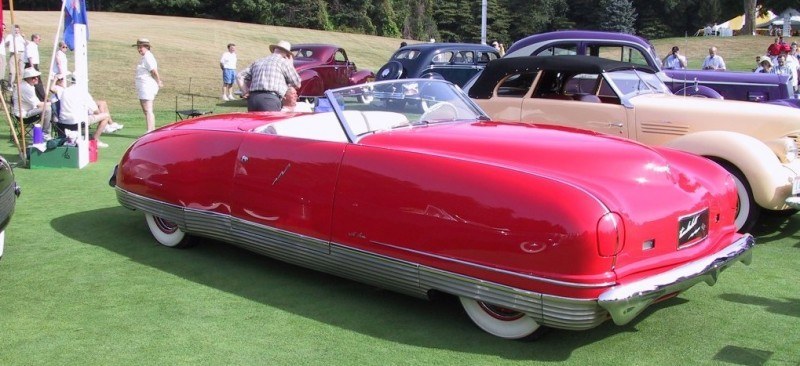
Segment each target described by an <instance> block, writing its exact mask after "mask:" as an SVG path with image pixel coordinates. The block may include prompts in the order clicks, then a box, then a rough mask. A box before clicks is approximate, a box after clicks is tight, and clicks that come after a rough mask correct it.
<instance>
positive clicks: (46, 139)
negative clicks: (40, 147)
mask: <svg viewBox="0 0 800 366" xmlns="http://www.w3.org/2000/svg"><path fill="white" fill-rule="evenodd" d="M42 136H43V137H44V140H45V141H50V140H52V139H53V136H50V134H49V133H45V134H42Z"/></svg>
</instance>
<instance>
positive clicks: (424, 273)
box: [116, 186, 753, 330]
mask: <svg viewBox="0 0 800 366" xmlns="http://www.w3.org/2000/svg"><path fill="white" fill-rule="evenodd" d="M116 193H117V199H118V200H119V202H120V203H121V204H122V205H123V206H125V207H127V208H130V209H136V210H141V211H144V212H148V213H151V214H154V215H164V216H163V217H164V218H166V219H168V220H170V221H174V222H175V223H176V224H177V225H178V227H180V228H181V229H182V230H185V231H186V232H187V233H189V234H191V235H199V236H205V237H211V238H215V239H219V240H222V241H225V242H228V243H230V244H232V245H235V246H239V247H241V248H244V249H247V250H250V251H253V252H255V253H259V254H263V255H266V256H269V257H272V258H275V259H278V260H281V261H285V262H287V263H292V264H295V265H299V266H303V267H306V268H310V269H312V270H318V271H322V272H326V273H330V274H333V275H337V276H340V277H344V278H348V279H352V280H355V281H358V282H363V283H367V284H371V285H376V286H380V287H382V288H386V289H389V290H393V291H396V292H399V293H404V294H408V295H411V296H415V297H420V298H426V297H427V295H428V294H429V292H430V291H432V290H435V291H441V292H444V293H448V294H452V295H456V296H465V297H469V298H473V299H476V300H480V301H485V302H488V303H491V304H495V305H498V306H502V307H505V308H508V309H512V310H516V311H520V312H524V313H526V314H527V315H529V316H531V317H532V318H533V319H535V320H536V321H537V322H539V323H540V324H542V325H546V326H549V327H553V328H561V329H570V330H584V329H590V328H593V327H596V326H597V325H599V324H601V323H603V322H604V321H605V320H607V319H608V318H609V311H612V309H613V311H614V313H620V312H621V313H624V315H625V316H626V317H628V318H633V317H634V316H636V315H637V314H639V313H640V312H641V310H643V309H644V308H645V307H646V306H647V305H649V304H650V303H652V302H653V301H654V300H655V299H657V298H658V297H660V295H658V294H652V296H650V297H647V298H646V299H645V298H644V296H645V295H643V294H639V293H634V294H633V295H636V296H633V297H624V296H625V294H626V292H624V291H626V290H630V289H632V288H633V285H636V284H638V282H637V283H634V284H631V285H622V286H618V287H616V288H614V289H612V290H609V291H606V292H605V293H604V294H603V295H604V297H603V299H604V301H605V302H604V303H602V304H598V301H597V300H596V299H575V298H564V297H559V296H552V295H546V294H541V293H537V292H532V291H528V290H523V289H519V288H514V287H510V286H506V285H502V284H498V283H494V282H489V281H484V280H481V279H477V278H474V277H469V276H465V275H462V274H458V273H454V272H448V271H445V270H441V269H437V268H432V267H428V266H424V265H420V264H418V263H414V262H408V261H404V260H399V259H396V258H392V257H387V256H384V255H379V254H375V253H372V252H368V251H365V250H361V249H356V248H351V247H347V246H344V245H340V244H335V243H331V242H328V241H325V240H321V239H316V238H311V237H308V236H303V235H299V234H295V233H292V232H288V231H285V230H280V229H276V228H272V227H269V226H265V225H260V224H256V223H252V222H249V221H246V220H242V219H240V218H236V217H232V216H230V215H225V214H220V213H216V212H208V211H202V210H196V209H186V208H181V207H179V206H176V205H173V204H169V203H164V202H160V201H156V200H153V199H151V198H147V197H143V196H140V195H137V194H134V193H131V192H128V191H125V190H123V189H122V188H120V187H119V186H117V187H116ZM745 239H747V240H745ZM742 241H744V242H746V243H749V246H748V247H747V249H748V250H749V249H750V247H752V243H753V239H752V237H751V236H749V235H747V236H745V237H743V238H742V239H740V240H739V241H737V242H736V243H739V242H742ZM736 243H735V244H733V245H731V246H729V247H728V249H730V248H734V249H735V248H736ZM722 252H724V251H722ZM722 252H721V253H722ZM745 252H746V253H743V254H739V255H732V259H730V260H729V261H727V262H724V261H723V263H718V261H711V263H710V264H709V265H710V266H712V267H713V271H712V272H709V273H703V275H702V276H698V277H696V278H692V279H689V280H684V281H683V282H681V284H688V283H689V281H690V280H695V279H696V281H693V282H691V284H689V285H688V286H686V287H681V288H680V290H682V289H685V288H688V287H690V286H691V285H693V284H695V283H696V282H699V281H701V280H704V281H706V282H707V283H709V284H713V282H714V281H716V275H717V274H718V273H719V272H720V271H722V270H723V269H724V268H727V267H728V266H730V265H731V264H732V262H734V261H735V260H741V261H743V262H745V263H749V259H750V252H749V251H747V250H745ZM711 257H714V256H711ZM705 259H706V258H704V259H702V260H700V261H698V262H701V261H704V260H705ZM467 264H469V263H467ZM693 264H694V263H693ZM687 266H688V265H687ZM684 267H686V266H684ZM684 267H680V268H678V269H683V268H684ZM692 268H694V267H692ZM675 271H676V270H672V271H668V272H665V274H670V273H672V272H675ZM709 271H711V270H709ZM663 276H664V274H662V275H658V276H654V277H653V278H661V277H663ZM532 279H533V280H537V281H539V280H540V279H538V278H535V277H533V278H532ZM650 280H651V279H646V280H642V281H640V282H647V283H649V282H651V281H650ZM656 282H658V281H656ZM558 284H560V283H558ZM636 288H638V287H636ZM670 289H671V288H669V289H667V291H669V290H670ZM666 293H670V292H666ZM616 294H620V295H619V296H622V297H620V298H617V297H619V296H616V297H615V296H612V295H616ZM637 296H638V297H637ZM647 299H649V301H647ZM628 303H636V304H638V305H640V306H639V308H640V309H639V308H637V310H638V311H635V312H631V311H628V310H627V307H626V304H628ZM614 313H612V314H614ZM619 318H620V315H616V316H614V319H615V321H616V320H617V319H619ZM629 320H630V319H628V320H627V321H629ZM627 321H626V322H627ZM621 324H624V323H621Z"/></svg>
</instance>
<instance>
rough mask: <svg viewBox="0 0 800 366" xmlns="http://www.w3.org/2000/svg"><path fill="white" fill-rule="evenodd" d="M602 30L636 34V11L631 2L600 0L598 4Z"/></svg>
mask: <svg viewBox="0 0 800 366" xmlns="http://www.w3.org/2000/svg"><path fill="white" fill-rule="evenodd" d="M598 5H599V8H600V12H599V13H598V20H599V22H598V26H599V28H600V30H604V31H611V32H621V33H628V34H634V33H635V32H636V29H635V28H634V25H635V23H636V10H635V9H634V8H633V3H632V2H631V0H600V3H599V4H598Z"/></svg>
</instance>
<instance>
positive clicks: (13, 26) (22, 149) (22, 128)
mask: <svg viewBox="0 0 800 366" xmlns="http://www.w3.org/2000/svg"><path fill="white" fill-rule="evenodd" d="M8 11H9V12H10V13H11V32H12V34H11V44H12V45H13V46H12V48H11V49H12V51H13V52H14V65H13V67H14V70H15V71H16V72H15V73H14V75H15V76H16V77H15V79H16V80H11V82H12V83H17V90H15V92H16V93H17V100H21V98H22V96H21V92H20V90H19V89H20V87H21V86H22V85H21V81H22V70H20V69H19V50H17V41H16V38H17V36H16V25H17V21H16V18H15V17H14V0H8ZM12 93H13V92H12ZM12 107H13V106H12ZM17 107H18V112H19V115H20V116H22V115H23V114H22V103H17ZM24 119H25V118H23V117H20V118H19V131H25V124H24V123H25V122H24V121H23V120H24ZM20 135H21V137H22V138H21V140H22V144H21V145H17V147H18V148H19V149H20V150H19V154H20V156H21V157H22V163H23V164H27V161H28V151H27V146H25V134H24V133H21V134H20Z"/></svg>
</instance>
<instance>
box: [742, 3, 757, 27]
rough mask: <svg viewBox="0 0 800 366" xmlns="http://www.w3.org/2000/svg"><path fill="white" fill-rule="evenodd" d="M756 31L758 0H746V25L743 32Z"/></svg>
mask: <svg viewBox="0 0 800 366" xmlns="http://www.w3.org/2000/svg"><path fill="white" fill-rule="evenodd" d="M755 33H756V0H744V25H743V26H742V31H741V34H747V35H753V34H755Z"/></svg>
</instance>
